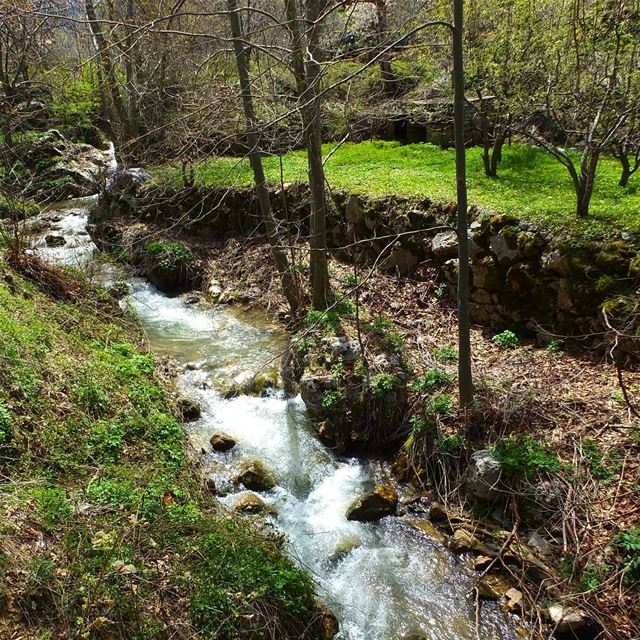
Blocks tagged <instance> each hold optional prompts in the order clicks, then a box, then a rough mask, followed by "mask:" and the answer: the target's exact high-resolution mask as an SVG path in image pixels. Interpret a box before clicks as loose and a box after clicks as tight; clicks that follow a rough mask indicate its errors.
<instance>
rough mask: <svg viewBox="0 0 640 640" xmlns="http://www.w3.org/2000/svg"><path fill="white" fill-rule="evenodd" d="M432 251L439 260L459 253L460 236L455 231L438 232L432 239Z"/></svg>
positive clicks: (453, 256)
mask: <svg viewBox="0 0 640 640" xmlns="http://www.w3.org/2000/svg"><path fill="white" fill-rule="evenodd" d="M431 251H432V253H433V255H434V256H435V257H436V258H438V259H439V260H448V259H449V258H455V257H456V256H457V255H458V236H457V235H456V232H455V231H443V232H442V233H438V234H437V235H436V236H435V237H434V238H433V240H432V241H431Z"/></svg>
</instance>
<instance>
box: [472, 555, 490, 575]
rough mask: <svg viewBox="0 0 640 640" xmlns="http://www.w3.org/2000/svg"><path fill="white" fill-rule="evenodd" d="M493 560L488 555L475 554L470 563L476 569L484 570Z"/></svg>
mask: <svg viewBox="0 0 640 640" xmlns="http://www.w3.org/2000/svg"><path fill="white" fill-rule="evenodd" d="M492 562H493V560H492V559H491V558H490V557H489V556H476V557H475V558H474V559H473V560H472V562H471V564H472V566H473V568H474V569H475V570H476V571H484V570H485V569H488V568H489V567H490V566H491V563H492Z"/></svg>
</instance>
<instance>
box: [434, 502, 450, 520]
mask: <svg viewBox="0 0 640 640" xmlns="http://www.w3.org/2000/svg"><path fill="white" fill-rule="evenodd" d="M429 519H430V520H431V521H432V522H449V513H448V512H447V510H446V509H445V507H443V506H442V505H441V504H440V503H439V502H432V503H431V504H430V505H429Z"/></svg>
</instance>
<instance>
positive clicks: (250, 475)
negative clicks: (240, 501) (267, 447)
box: [234, 460, 276, 491]
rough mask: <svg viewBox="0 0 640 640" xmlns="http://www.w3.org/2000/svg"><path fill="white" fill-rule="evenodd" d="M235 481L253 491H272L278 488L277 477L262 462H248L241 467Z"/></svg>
mask: <svg viewBox="0 0 640 640" xmlns="http://www.w3.org/2000/svg"><path fill="white" fill-rule="evenodd" d="M234 480H235V481H236V482H239V483H240V484H243V485H244V486H245V487H246V488H247V489H250V490H251V491H270V490H271V489H273V488H274V487H275V486H276V477H275V475H274V473H273V471H271V469H269V467H267V466H266V465H265V464H264V463H263V462H261V461H260V460H248V461H246V462H245V463H243V465H242V466H241V467H240V471H239V472H238V473H237V474H236V476H235V478H234Z"/></svg>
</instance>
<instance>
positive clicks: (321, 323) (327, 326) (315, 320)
mask: <svg viewBox="0 0 640 640" xmlns="http://www.w3.org/2000/svg"><path fill="white" fill-rule="evenodd" d="M304 322H305V324H306V325H307V326H308V327H314V328H315V327H319V328H321V329H322V330H323V331H325V332H327V333H335V332H336V331H337V330H338V329H339V328H340V317H339V316H338V314H337V313H336V312H335V311H318V310H316V309H314V310H312V311H309V313H307V315H306V316H305V319H304Z"/></svg>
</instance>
